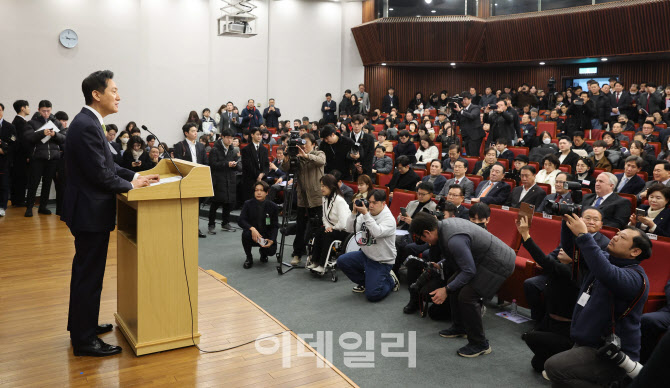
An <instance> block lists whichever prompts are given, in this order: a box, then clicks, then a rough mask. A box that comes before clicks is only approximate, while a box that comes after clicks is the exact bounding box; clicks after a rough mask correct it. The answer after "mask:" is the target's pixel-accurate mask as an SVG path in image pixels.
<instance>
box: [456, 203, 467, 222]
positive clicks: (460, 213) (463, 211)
mask: <svg viewBox="0 0 670 388" xmlns="http://www.w3.org/2000/svg"><path fill="white" fill-rule="evenodd" d="M454 215H455V216H456V217H458V218H462V219H464V220H470V209H468V208H467V207H465V206H463V205H460V206H459V207H457V208H456V213H455V214H454Z"/></svg>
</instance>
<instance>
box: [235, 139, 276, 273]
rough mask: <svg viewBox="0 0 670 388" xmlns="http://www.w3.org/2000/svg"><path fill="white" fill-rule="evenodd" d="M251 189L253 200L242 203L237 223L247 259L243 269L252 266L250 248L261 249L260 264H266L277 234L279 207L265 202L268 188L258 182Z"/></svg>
mask: <svg viewBox="0 0 670 388" xmlns="http://www.w3.org/2000/svg"><path fill="white" fill-rule="evenodd" d="M249 147H251V146H249ZM247 148H248V147H247ZM252 188H253V190H254V198H252V199H249V200H247V201H246V202H244V206H242V212H241V213H240V218H239V221H238V224H239V225H240V228H242V246H243V247H244V253H245V254H246V257H247V258H246V260H245V261H244V268H245V269H249V268H251V267H252V266H253V265H254V259H253V256H252V255H251V248H252V247H255V246H256V247H260V248H261V249H260V252H261V263H267V262H268V256H273V255H274V254H275V253H276V252H277V232H278V231H279V206H277V204H275V203H274V202H272V201H266V200H265V198H266V197H267V195H268V191H269V190H270V186H269V185H268V184H267V183H266V182H264V181H262V180H260V181H257V182H256V183H254V184H253V186H252Z"/></svg>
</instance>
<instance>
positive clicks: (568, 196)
mask: <svg viewBox="0 0 670 388" xmlns="http://www.w3.org/2000/svg"><path fill="white" fill-rule="evenodd" d="M556 196H558V193H551V194H549V195H547V196H546V197H544V199H543V200H542V203H540V206H538V207H536V208H535V211H536V212H538V213H547V214H552V213H553V212H552V211H551V208H550V207H549V201H556ZM560 203H566V204H570V203H572V193H571V192H569V191H568V192H567V193H565V195H564V196H562V197H561V200H560Z"/></svg>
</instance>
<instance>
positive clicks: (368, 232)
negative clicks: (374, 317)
mask: <svg viewBox="0 0 670 388" xmlns="http://www.w3.org/2000/svg"><path fill="white" fill-rule="evenodd" d="M368 201H369V202H368V207H366V206H365V204H364V203H363V201H362V200H360V199H359V200H356V202H355V203H354V210H353V211H352V212H351V214H350V215H349V218H348V219H347V232H349V233H355V236H354V239H355V240H356V242H357V243H358V245H359V246H360V247H361V250H360V251H357V252H349V253H346V254H344V255H342V256H340V257H339V258H338V259H337V267H338V268H339V269H340V270H342V272H343V273H344V274H345V275H347V277H348V278H349V279H350V280H351V281H352V282H354V283H356V287H354V289H353V291H354V292H359V293H360V292H364V293H365V297H366V298H367V299H368V300H369V301H370V302H377V301H380V300H382V299H384V297H386V295H388V293H389V292H391V290H393V291H398V278H396V276H395V274H394V273H393V271H391V267H392V266H393V263H394V261H395V256H396V249H395V219H394V218H393V214H391V211H390V210H389V208H388V207H387V206H386V193H385V192H383V191H381V190H374V191H373V192H372V194H371V195H370V198H369V199H368Z"/></svg>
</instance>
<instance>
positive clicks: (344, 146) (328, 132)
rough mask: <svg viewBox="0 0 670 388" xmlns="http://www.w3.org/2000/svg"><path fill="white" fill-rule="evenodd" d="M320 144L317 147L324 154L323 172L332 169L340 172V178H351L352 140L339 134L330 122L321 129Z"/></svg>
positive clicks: (346, 179)
mask: <svg viewBox="0 0 670 388" xmlns="http://www.w3.org/2000/svg"><path fill="white" fill-rule="evenodd" d="M321 139H323V140H322V141H321V145H320V146H319V149H320V150H321V151H323V153H324V154H325V155H326V165H325V167H324V169H323V170H324V172H325V173H326V174H330V172H331V171H333V170H338V171H340V172H341V173H342V180H345V181H349V180H351V165H352V160H351V158H350V156H349V154H350V153H351V150H352V148H354V142H353V140H351V138H350V137H348V136H346V135H344V134H343V135H339V134H338V133H337V130H336V129H335V127H334V126H333V125H332V124H327V125H326V126H324V127H323V129H322V130H321Z"/></svg>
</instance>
